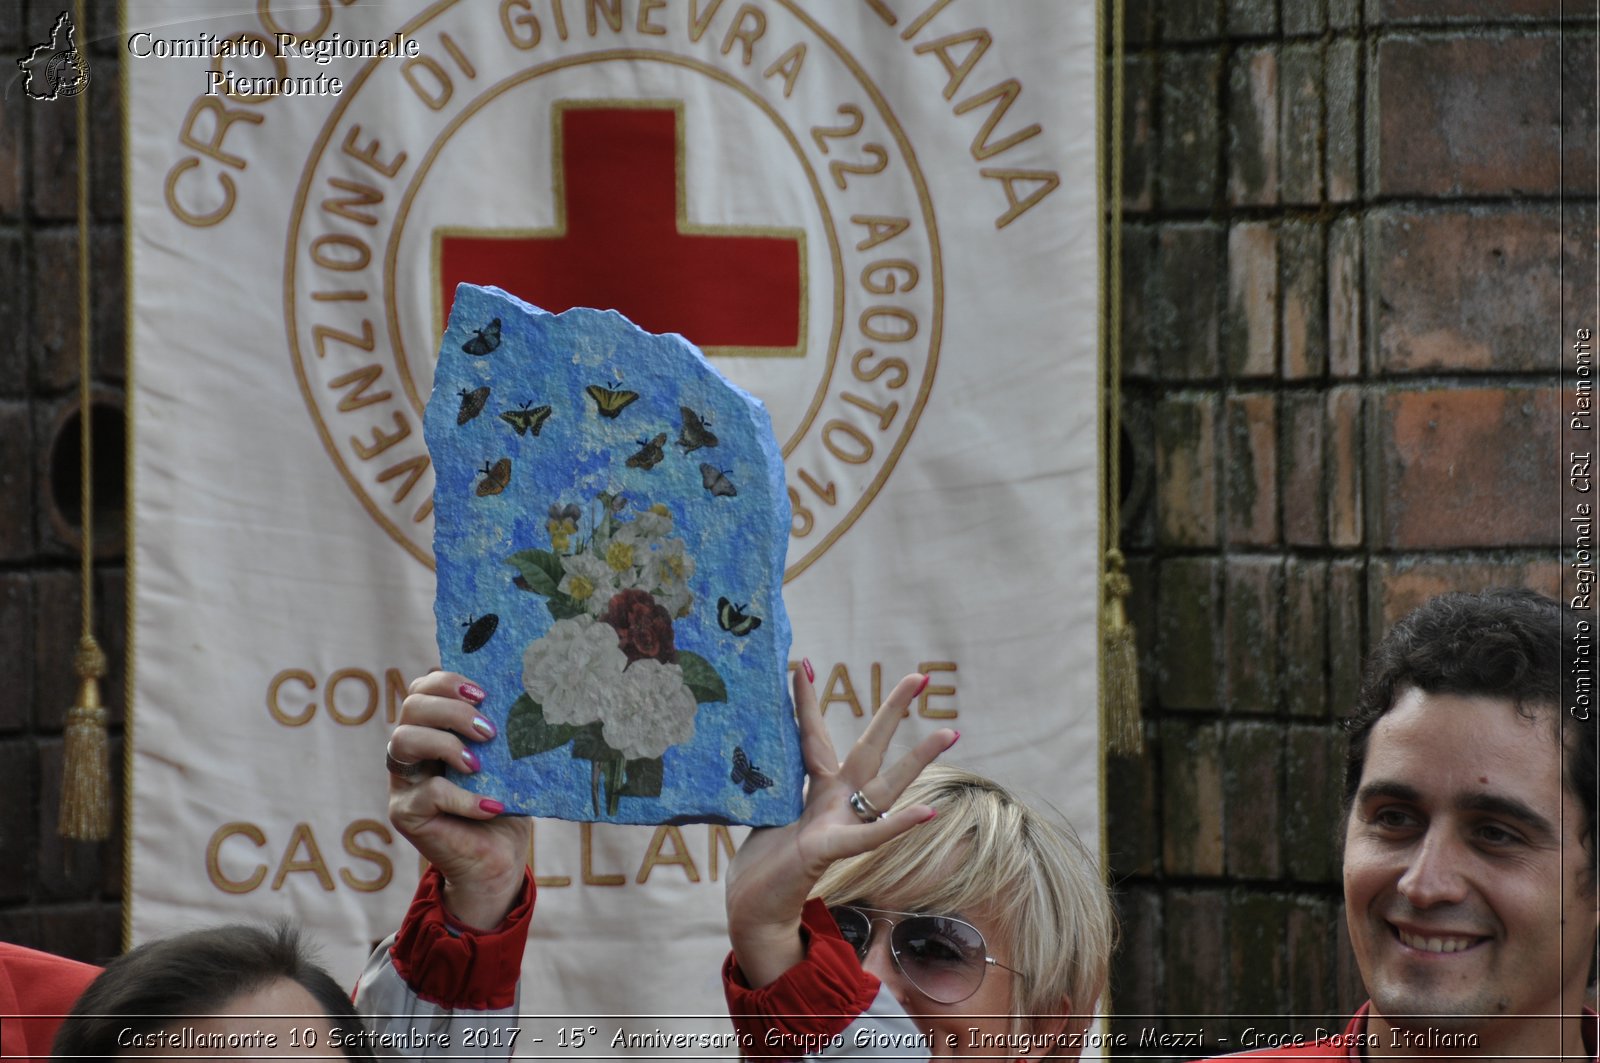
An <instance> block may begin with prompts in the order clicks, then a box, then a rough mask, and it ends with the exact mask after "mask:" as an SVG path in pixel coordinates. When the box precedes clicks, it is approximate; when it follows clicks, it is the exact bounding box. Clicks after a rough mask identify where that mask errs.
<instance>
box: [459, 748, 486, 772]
mask: <svg viewBox="0 0 1600 1063" xmlns="http://www.w3.org/2000/svg"><path fill="white" fill-rule="evenodd" d="M461 763H463V764H465V765H466V766H467V770H468V771H482V770H483V761H481V760H479V759H478V754H476V753H474V752H473V751H472V750H470V749H463V750H462V751H461Z"/></svg>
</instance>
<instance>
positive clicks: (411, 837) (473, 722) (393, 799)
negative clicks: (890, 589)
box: [388, 672, 533, 930]
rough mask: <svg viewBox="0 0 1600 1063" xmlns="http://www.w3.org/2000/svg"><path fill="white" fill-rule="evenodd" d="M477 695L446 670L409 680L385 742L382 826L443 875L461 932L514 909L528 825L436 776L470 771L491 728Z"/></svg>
mask: <svg viewBox="0 0 1600 1063" xmlns="http://www.w3.org/2000/svg"><path fill="white" fill-rule="evenodd" d="M483 697H484V694H483V691H482V690H481V689H480V688H479V687H478V686H477V684H475V683H473V682H472V681H471V680H470V679H467V678H466V677H465V676H461V675H457V674H456V673H454V672H430V673H429V674H427V675H425V676H422V677H421V678H420V679H416V680H414V681H413V682H412V684H411V687H410V690H409V693H408V694H407V695H406V699H405V701H404V703H402V705H401V707H400V723H399V725H398V726H396V727H395V729H394V734H393V735H392V736H391V737H390V739H389V754H388V765H389V821H390V822H391V823H393V824H394V825H395V828H396V829H397V830H399V831H400V833H401V834H403V835H405V837H406V840H407V841H409V842H410V843H411V844H412V845H414V846H416V847H417V851H418V852H420V853H421V854H422V855H423V856H424V857H426V858H427V859H428V862H429V863H431V864H433V865H434V866H436V867H437V868H438V869H439V870H440V872H441V873H442V874H443V875H444V880H445V886H444V903H445V908H446V909H447V910H448V911H449V912H450V914H451V915H452V916H453V917H455V918H456V919H457V920H459V921H460V922H462V923H465V924H466V925H468V926H472V927H476V928H478V929H481V930H490V929H493V928H494V927H496V926H498V925H499V924H500V922H501V921H502V920H503V919H504V918H505V917H506V914H507V913H508V912H509V911H510V910H511V909H512V907H513V906H514V905H515V903H516V900H517V897H518V895H519V894H520V892H521V889H522V881H523V874H524V872H523V869H524V867H525V866H526V864H527V859H528V843H529V840H530V839H531V837H532V834H533V821H532V820H531V819H529V818H528V817H526V816H503V815H501V814H500V813H501V812H503V811H504V808H503V806H501V804H500V802H498V801H495V800H493V799H491V798H486V797H480V796H479V795H477V794H474V793H471V792H469V791H467V790H464V789H462V788H461V787H459V786H457V785H456V784H454V783H452V782H450V781H449V780H447V779H445V778H444V777H443V773H444V770H445V766H446V765H447V764H448V765H449V766H451V767H454V768H456V769H458V770H460V771H468V772H475V771H477V770H479V767H480V766H481V765H480V764H479V761H478V755H477V754H476V753H475V752H474V751H473V746H474V745H475V744H476V743H479V742H484V741H487V740H489V739H490V738H493V737H494V734H495V729H494V725H493V724H491V723H490V722H489V721H488V719H487V718H486V717H485V716H483V714H482V713H480V712H479V710H478V705H479V703H481V702H482V701H483Z"/></svg>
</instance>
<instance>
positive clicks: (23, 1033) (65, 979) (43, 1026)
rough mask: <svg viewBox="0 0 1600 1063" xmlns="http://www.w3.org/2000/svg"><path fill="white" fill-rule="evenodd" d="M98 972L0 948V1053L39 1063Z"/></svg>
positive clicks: (55, 958) (61, 959) (66, 961)
mask: <svg viewBox="0 0 1600 1063" xmlns="http://www.w3.org/2000/svg"><path fill="white" fill-rule="evenodd" d="M99 974H100V968H98V967H92V966H90V965H89V964H87V963H79V962H77V961H76V960H69V959H66V958H64V957H61V956H52V955H50V954H49V953H48V952H35V951H34V950H33V949H25V948H23V947H21V946H20V945H8V944H6V943H4V942H0V1052H3V1053H4V1054H5V1056H6V1058H7V1059H11V1058H12V1057H13V1056H15V1057H20V1061H21V1063H35V1061H37V1063H44V1061H45V1060H48V1059H49V1058H50V1045H51V1043H52V1042H53V1041H54V1040H55V1037H56V1029H57V1028H58V1027H59V1026H60V1025H61V1020H62V1018H63V1017H65V1015H66V1013H67V1012H69V1011H71V1010H72V1005H74V1004H76V1003H77V1001H78V997H79V996H80V995H81V994H82V993H83V991H84V989H85V988H86V987H87V986H88V985H89V983H90V982H92V981H94V980H95V978H96V977H98V976H99Z"/></svg>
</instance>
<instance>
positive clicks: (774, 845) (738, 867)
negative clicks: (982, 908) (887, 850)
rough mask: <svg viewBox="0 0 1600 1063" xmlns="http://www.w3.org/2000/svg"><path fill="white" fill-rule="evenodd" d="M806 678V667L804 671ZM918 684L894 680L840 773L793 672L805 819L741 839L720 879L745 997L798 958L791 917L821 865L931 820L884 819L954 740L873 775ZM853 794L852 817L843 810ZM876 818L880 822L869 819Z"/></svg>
mask: <svg viewBox="0 0 1600 1063" xmlns="http://www.w3.org/2000/svg"><path fill="white" fill-rule="evenodd" d="M809 668H810V666H809V664H807V666H806V669H805V671H809ZM927 684H928V679H927V677H926V676H921V675H908V676H906V677H905V678H904V679H902V680H900V682H899V683H897V684H896V685H895V688H894V689H893V690H892V691H890V692H889V696H888V698H886V699H885V700H884V703H883V704H882V705H880V706H879V707H878V711H877V712H876V713H874V714H873V717H872V722H871V723H869V724H868V725H867V729H866V730H865V731H863V732H862V734H861V737H860V738H858V739H857V740H856V743H855V745H854V746H852V747H851V748H850V752H849V754H848V755H847V756H846V757H845V759H844V761H843V762H842V763H841V762H840V761H839V757H838V754H837V753H835V752H834V749H833V741H832V739H830V738H829V737H828V730H827V727H826V726H825V725H824V723H823V720H822V711H821V709H819V708H818V706H817V696H816V691H815V690H814V689H813V687H812V684H811V679H810V678H809V676H808V675H806V674H804V672H802V671H799V670H797V671H796V672H795V676H794V702H795V715H796V716H797V718H798V720H799V724H800V748H801V752H802V755H803V756H804V758H805V765H806V775H807V784H806V803H805V809H804V811H802V812H801V813H800V818H799V819H797V820H795V821H794V822H793V823H790V824H788V825H787V826H783V827H768V828H763V829H760V830H754V831H751V833H750V836H749V837H748V838H747V839H745V843H744V844H743V845H741V846H740V847H739V852H738V854H737V855H735V856H734V858H733V864H732V866H731V867H730V868H729V871H728V885H727V908H728V936H729V938H730V939H731V940H732V942H733V952H734V956H735V957H736V958H737V960H738V963H739V969H740V970H741V971H742V972H743V973H744V976H745V980H746V981H747V982H748V983H749V985H750V986H751V987H753V988H758V987H760V986H764V985H766V984H768V983H769V982H772V981H773V980H775V979H776V978H777V977H778V976H779V975H781V974H782V973H783V972H784V971H786V970H788V969H789V968H790V967H792V966H794V965H795V964H796V963H799V962H800V961H801V959H803V958H804V955H805V951H804V945H803V944H802V942H801V937H800V910H801V909H802V908H804V907H805V903H806V899H807V898H808V897H809V896H810V895H811V890H812V888H813V887H815V886H816V884H817V880H818V879H820V878H821V877H822V873H823V872H824V871H826V870H827V869H828V866H829V865H830V864H832V863H833V862H834V861H835V860H842V859H844V858H845V857H849V856H855V855H857V854H859V853H864V852H868V851H869V850H872V849H876V848H877V847H878V846H880V845H882V844H883V843H884V842H887V841H889V840H890V839H891V838H894V837H897V836H898V835H901V834H904V833H905V832H906V831H908V830H911V829H912V828H913V827H915V826H917V824H919V823H925V822H927V821H928V820H930V819H932V818H933V815H934V809H933V808H932V806H929V805H910V806H907V807H905V808H898V809H895V810H894V811H893V812H888V809H890V808H891V807H892V806H893V805H894V803H895V801H897V800H898V799H899V797H900V794H901V793H902V792H904V790H905V788H906V787H907V786H909V785H910V784H911V781H912V780H913V779H915V778H916V777H917V776H918V775H920V774H921V773H922V769H923V768H925V767H927V766H928V765H929V764H931V763H933V761H934V759H935V758H937V757H938V756H939V754H940V753H943V752H944V751H945V750H947V749H949V748H950V747H951V746H952V745H953V744H954V743H955V740H956V738H957V737H958V735H957V733H956V732H955V731H951V730H948V729H945V730H939V731H935V732H933V733H932V734H930V735H928V736H927V737H926V738H924V739H923V740H922V741H920V742H918V743H917V744H916V746H915V747H913V748H912V750H911V751H910V752H909V753H907V754H905V755H904V756H903V757H901V758H900V759H899V760H897V761H895V762H894V763H893V764H892V765H890V766H889V767H887V768H885V767H884V766H883V760H884V753H885V751H886V750H887V749H888V747H889V741H890V739H891V738H893V737H894V732H895V729H896V728H897V727H899V726H900V718H901V713H902V712H903V711H904V710H905V709H906V707H907V706H909V705H910V704H911V702H912V701H913V700H914V699H915V698H916V696H917V695H918V694H920V693H921V692H922V690H923V688H924V687H926V686H927ZM856 794H859V795H860V796H859V798H857V801H858V802H859V803H860V804H861V808H860V810H859V811H858V810H857V809H856V808H854V807H852V804H851V798H852V795H856ZM880 812H887V813H888V814H886V815H881V817H880V818H876V819H874V818H871V817H872V816H874V815H875V814H877V813H880Z"/></svg>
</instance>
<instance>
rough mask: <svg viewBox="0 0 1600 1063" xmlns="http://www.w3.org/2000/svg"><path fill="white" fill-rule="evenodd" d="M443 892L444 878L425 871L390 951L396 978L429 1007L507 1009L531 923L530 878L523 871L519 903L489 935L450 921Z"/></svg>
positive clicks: (434, 871) (513, 995)
mask: <svg viewBox="0 0 1600 1063" xmlns="http://www.w3.org/2000/svg"><path fill="white" fill-rule="evenodd" d="M443 891H444V876H443V875H441V874H440V873H439V869H438V868H434V867H430V868H428V870H427V872H426V873H424V874H423V876H422V881H421V882H419V883H417V892H416V895H415V896H413V897H412V898H411V907H410V909H409V910H407V912H406V917H405V920H404V921H403V922H402V923H401V924H400V932H399V934H398V935H396V937H395V942H394V947H393V948H391V949H390V950H389V956H390V959H391V960H393V962H394V969H395V972H396V973H398V974H399V975H400V977H401V978H402V979H404V980H405V983H406V985H408V986H410V987H411V989H412V991H413V992H415V993H416V994H417V996H419V997H421V998H422V999H423V1000H425V1001H427V1002H428V1003H430V1004H437V1005H438V1006H440V1007H444V1008H467V1009H471V1010H474V1011H495V1010H500V1009H504V1008H509V1007H511V1006H512V1004H513V1003H515V1001H516V991H517V979H518V977H520V975H521V973H522V950H523V947H524V946H525V945H527V943H528V926H529V924H530V923H531V922H532V920H533V895H534V887H533V873H532V872H531V871H527V870H524V872H523V882H522V895H521V897H519V898H518V899H517V904H516V906H515V907H514V908H512V909H511V912H510V914H509V915H507V916H506V918H505V921H504V922H503V923H501V924H500V925H499V926H498V927H496V928H495V929H493V930H488V931H484V930H473V929H471V928H469V927H464V926H462V925H460V924H458V923H456V922H455V921H454V920H452V919H451V918H450V915H449V913H448V912H446V911H445V908H444V895H443Z"/></svg>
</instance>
